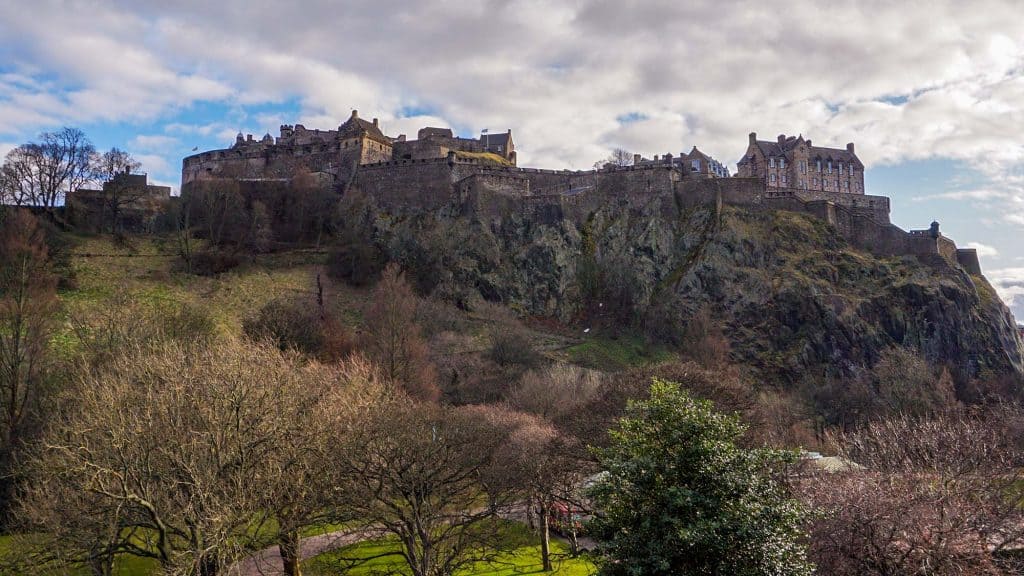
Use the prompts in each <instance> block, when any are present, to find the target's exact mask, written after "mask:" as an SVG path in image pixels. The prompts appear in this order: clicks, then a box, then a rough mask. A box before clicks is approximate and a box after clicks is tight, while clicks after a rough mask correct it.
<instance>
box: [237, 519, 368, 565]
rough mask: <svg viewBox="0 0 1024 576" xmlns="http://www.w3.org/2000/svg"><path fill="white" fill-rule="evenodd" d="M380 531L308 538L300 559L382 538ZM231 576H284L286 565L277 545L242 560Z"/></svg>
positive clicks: (302, 543) (333, 533)
mask: <svg viewBox="0 0 1024 576" xmlns="http://www.w3.org/2000/svg"><path fill="white" fill-rule="evenodd" d="M380 535H381V533H380V531H379V530H375V529H372V528H366V529H362V530H339V531H337V532H328V533H327V534H320V535H317V536H307V537H305V538H303V539H302V540H301V541H300V547H299V558H300V559H301V560H302V561H303V562H305V561H306V560H309V559H310V558H313V557H315V556H319V555H321V554H323V553H325V552H330V551H331V550H337V549H338V548H341V547H343V546H348V545H349V544H355V543H356V542H361V541H363V540H369V539H373V538H378V537H380ZM228 574H229V575H230V576H284V565H283V563H282V562H281V550H280V549H279V548H278V547H277V545H274V546H270V547H268V548H264V549H263V550H260V551H259V552H257V553H255V554H253V555H252V556H249V557H248V558H246V559H245V560H242V561H241V562H239V563H238V564H236V565H234V566H232V567H231V569H230V570H228Z"/></svg>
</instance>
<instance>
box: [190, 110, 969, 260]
mask: <svg viewBox="0 0 1024 576" xmlns="http://www.w3.org/2000/svg"><path fill="white" fill-rule="evenodd" d="M854 150H855V149H854V146H853V145H852V144H848V145H847V146H846V147H845V148H823V147H817V146H814V145H813V144H812V142H811V141H810V140H804V139H803V137H802V136H799V137H792V136H790V137H787V136H785V135H780V137H779V138H778V139H777V140H776V141H760V140H757V138H756V134H751V135H750V141H749V144H748V149H747V154H746V155H745V156H744V158H743V159H742V160H741V161H740V162H739V168H740V170H739V172H738V174H737V175H736V176H732V175H730V173H729V171H728V169H727V168H726V167H725V165H724V164H722V163H721V162H718V161H717V160H715V159H714V158H712V157H710V156H708V155H707V154H705V153H703V152H701V151H700V150H699V149H698V148H697V147H696V146H694V147H693V148H692V149H691V150H690V151H689V152H681V153H679V154H678V155H674V154H672V153H667V154H664V155H660V156H655V157H654V158H651V159H646V158H643V157H641V156H639V155H636V156H634V158H633V162H632V165H628V166H619V165H614V164H605V165H603V166H601V167H599V168H595V169H592V170H568V169H562V170H554V169H544V168H525V167H518V166H516V165H515V160H516V156H515V149H514V144H513V141H512V131H511V130H508V131H507V132H504V133H494V134H491V133H489V132H488V131H486V130H484V131H481V135H480V138H479V139H473V138H464V137H459V136H456V135H455V133H454V132H453V131H452V130H451V129H450V128H444V127H424V128H422V129H420V130H419V131H418V132H417V139H416V140H409V139H407V138H406V137H405V135H399V136H398V137H394V138H392V137H389V136H386V135H384V133H383V132H381V130H380V123H379V122H378V121H377V119H373V121H372V122H368V121H366V120H363V119H361V118H359V116H358V113H357V112H356V111H354V110H353V111H352V116H351V117H350V118H349V119H348V120H347V121H346V122H344V123H343V124H341V125H340V126H339V127H338V129H337V130H310V129H307V128H306V127H305V126H303V125H301V124H296V125H290V124H282V125H281V126H280V136H279V137H278V138H277V139H276V140H275V139H274V138H272V137H271V136H270V135H269V134H268V135H266V136H264V137H263V138H262V139H259V140H257V139H254V138H253V137H252V135H242V134H239V135H238V137H237V138H236V141H235V145H234V146H232V147H230V148H226V149H223V150H211V151H206V152H202V153H199V154H195V155H192V156H189V157H187V158H185V159H184V161H183V163H182V165H183V168H182V184H183V189H184V187H185V185H186V184H188V183H190V182H193V181H196V180H203V179H216V178H231V179H235V180H239V181H245V182H254V183H255V182H260V183H261V184H260V185H261V186H266V185H274V183H277V182H282V181H287V180H288V179H289V178H292V177H294V175H295V174H297V173H298V172H299V171H306V172H313V173H317V174H319V175H320V177H321V178H324V179H328V180H330V179H333V187H334V188H335V189H337V190H341V191H344V190H349V189H357V190H360V191H362V192H363V193H365V194H367V195H369V196H371V197H373V198H374V199H375V200H376V201H377V202H378V203H379V204H380V205H381V206H382V208H384V209H386V210H388V211H389V212H391V213H396V214H397V213H415V212H422V211H430V210H435V209H439V208H441V207H444V206H451V205H453V204H455V205H463V206H467V205H472V206H473V208H472V209H473V210H475V211H478V212H480V211H484V212H486V213H487V214H488V215H490V216H492V217H495V218H498V217H500V216H501V213H502V211H510V210H511V211H513V212H516V211H523V212H525V213H529V214H534V215H538V214H540V215H543V218H544V219H545V220H547V219H553V218H555V217H556V215H558V217H566V218H571V219H574V221H575V220H580V219H582V218H585V217H586V214H587V213H588V211H593V210H595V209H597V208H598V207H599V206H600V205H601V204H602V203H605V202H612V201H614V202H619V203H625V204H627V205H635V206H643V205H645V204H646V203H648V202H650V201H651V200H652V199H654V198H658V197H668V196H671V197H673V198H676V199H677V200H678V201H679V202H683V203H686V202H714V203H715V204H716V205H722V204H733V205H737V206H745V207H749V208H752V209H771V210H790V211H796V212H803V213H807V214H812V215H814V216H815V217H818V218H821V219H823V220H825V221H827V222H828V223H829V224H830V225H832V226H834V227H835V228H836V230H837V231H838V232H839V233H840V234H841V235H842V236H843V237H844V238H847V240H848V241H850V243H851V244H853V245H855V246H858V247H861V248H864V249H867V250H870V251H872V252H876V253H878V254H884V255H919V256H924V255H937V256H939V257H941V258H940V259H939V260H940V261H944V262H948V263H950V264H954V265H960V266H962V267H963V268H964V269H965V270H967V271H968V272H970V273H972V274H980V270H981V268H980V265H979V263H978V257H977V252H976V251H972V250H967V249H959V248H957V247H956V244H955V243H954V242H953V241H952V240H951V239H949V238H946V237H944V236H942V235H941V233H939V231H938V224H937V223H933V225H932V227H931V228H929V229H927V230H911V231H904V230H901V229H900V228H898V227H896V226H893V225H892V223H891V222H890V214H889V213H890V210H891V204H890V201H889V198H887V197H884V196H875V195H869V194H865V193H864V189H863V168H864V167H863V165H862V164H861V162H860V160H859V159H858V158H857V156H856V154H855V151H854Z"/></svg>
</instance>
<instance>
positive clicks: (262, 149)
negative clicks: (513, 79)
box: [181, 110, 516, 189]
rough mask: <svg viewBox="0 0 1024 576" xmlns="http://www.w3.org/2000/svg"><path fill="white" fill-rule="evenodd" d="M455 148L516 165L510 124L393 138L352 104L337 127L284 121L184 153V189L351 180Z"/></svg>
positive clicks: (469, 155)
mask: <svg viewBox="0 0 1024 576" xmlns="http://www.w3.org/2000/svg"><path fill="white" fill-rule="evenodd" d="M450 154H454V155H455V157H456V158H459V157H462V158H473V159H477V160H481V161H488V162H491V163H494V164H497V165H505V166H515V165H516V149H515V144H514V143H513V141H512V130H511V129H510V130H509V131H508V132H506V133H503V134H490V133H488V132H487V131H485V132H484V133H482V134H481V135H480V138H479V139H474V138H459V137H456V136H454V135H453V133H452V131H451V129H449V128H423V129H421V130H420V131H419V133H418V134H417V139H416V140H409V139H407V138H406V136H405V134H400V135H398V136H397V137H395V138H392V137H389V136H385V135H384V133H383V132H382V131H381V129H380V123H379V122H378V120H377V119H376V118H374V119H373V121H366V120H364V119H362V118H360V117H359V112H358V111H356V110H353V111H352V116H351V117H349V119H348V120H346V121H345V122H344V123H342V124H341V125H340V126H338V129H337V130H309V129H307V128H306V127H305V126H303V125H302V124H296V125H295V126H291V125H282V126H281V135H280V136H279V137H278V138H276V139H275V138H274V137H273V136H271V135H270V134H266V135H265V136H263V138H261V139H259V140H255V139H253V137H252V134H249V135H248V136H243V135H242V134H238V136H237V137H236V138H235V144H234V145H233V146H232V147H231V148H229V149H226V150H212V151H209V152H202V153H199V154H194V155H192V156H189V157H187V158H185V161H184V166H183V168H182V172H181V184H182V188H183V189H184V188H185V187H186V186H187V185H189V184H191V183H192V182H196V181H199V180H204V179H211V178H232V179H239V180H252V179H290V178H291V177H293V176H294V175H295V174H296V173H297V172H298V171H300V170H305V171H308V172H312V173H321V174H324V175H327V176H328V177H329V178H330V179H333V180H336V181H339V182H341V183H347V182H348V181H349V180H351V178H352V177H353V175H354V174H355V172H356V171H357V170H358V168H359V167H360V166H364V165H371V164H379V163H382V162H390V161H393V160H428V159H447V158H448V156H449V155H450Z"/></svg>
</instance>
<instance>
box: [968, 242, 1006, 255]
mask: <svg viewBox="0 0 1024 576" xmlns="http://www.w3.org/2000/svg"><path fill="white" fill-rule="evenodd" d="M967 247H968V248H974V249H975V250H977V251H978V256H980V257H982V258H995V257H996V256H999V250H996V249H995V248H994V247H992V246H988V245H986V244H982V243H981V242H968V243H967Z"/></svg>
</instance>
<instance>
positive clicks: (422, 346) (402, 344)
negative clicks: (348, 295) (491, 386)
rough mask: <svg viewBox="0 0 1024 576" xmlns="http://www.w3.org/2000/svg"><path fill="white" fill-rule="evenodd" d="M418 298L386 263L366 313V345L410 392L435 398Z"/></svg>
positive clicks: (437, 392)
mask: <svg viewBox="0 0 1024 576" xmlns="http://www.w3.org/2000/svg"><path fill="white" fill-rule="evenodd" d="M417 301H418V299H417V297H416V295H415V294H414V293H413V291H412V288H411V287H410V286H409V284H408V283H407V282H406V281H405V276H404V275H403V274H402V272H401V271H400V270H399V268H398V265H396V264H393V263H392V264H389V265H388V266H387V267H386V268H385V269H384V274H383V275H382V276H381V279H380V282H378V283H377V286H376V288H374V291H373V300H372V302H371V304H370V309H369V310H368V311H367V313H366V325H365V335H366V336H365V347H366V350H367V352H368V354H369V356H370V357H371V358H373V360H374V361H376V362H377V364H378V365H380V367H381V371H382V372H383V374H384V375H385V376H386V377H387V378H389V379H391V380H392V381H393V382H396V383H398V384H400V385H401V386H402V387H404V388H405V390H406V391H407V392H409V394H410V395H412V396H413V397H415V398H417V399H420V400H437V398H438V396H440V390H439V389H438V387H437V383H436V381H435V380H436V372H435V369H434V367H433V365H431V364H430V362H429V360H428V355H427V346H426V342H425V341H424V340H423V337H422V336H421V334H420V327H419V325H418V324H417V323H416V307H417Z"/></svg>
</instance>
